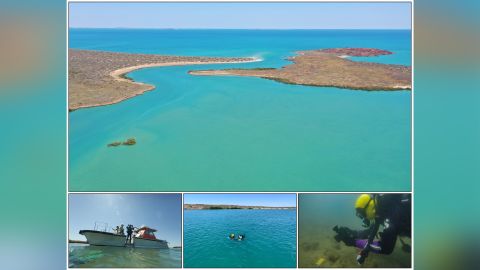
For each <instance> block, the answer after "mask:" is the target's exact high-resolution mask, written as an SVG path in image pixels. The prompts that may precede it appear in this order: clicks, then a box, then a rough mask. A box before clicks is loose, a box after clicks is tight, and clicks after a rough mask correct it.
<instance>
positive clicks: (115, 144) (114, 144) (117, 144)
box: [107, 142, 122, 147]
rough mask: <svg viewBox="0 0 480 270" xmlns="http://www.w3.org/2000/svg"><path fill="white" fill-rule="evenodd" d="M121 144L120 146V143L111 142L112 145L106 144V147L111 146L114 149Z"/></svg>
mask: <svg viewBox="0 0 480 270" xmlns="http://www.w3.org/2000/svg"><path fill="white" fill-rule="evenodd" d="M121 144H122V143H121V142H112V143H109V144H107V146H108V147H112V146H113V147H115V146H119V145H121Z"/></svg>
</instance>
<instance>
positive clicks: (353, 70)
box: [189, 48, 412, 91]
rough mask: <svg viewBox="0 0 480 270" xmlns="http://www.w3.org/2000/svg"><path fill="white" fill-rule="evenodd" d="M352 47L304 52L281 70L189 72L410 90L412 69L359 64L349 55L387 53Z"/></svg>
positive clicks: (323, 84)
mask: <svg viewBox="0 0 480 270" xmlns="http://www.w3.org/2000/svg"><path fill="white" fill-rule="evenodd" d="M368 50H370V51H366V49H363V48H358V49H354V48H351V49H349V50H340V49H327V50H312V51H301V52H298V55H297V56H295V57H292V58H290V59H289V60H291V61H293V64H292V65H288V66H285V67H283V68H280V69H274V68H259V69H223V70H198V71H190V72H189V73H190V74H192V75H218V76H229V75H230V76H252V77H261V78H265V79H272V80H276V81H280V82H284V83H289V84H300V85H311V86H325V87H339V88H348V89H359V90H390V91H393V90H409V89H411V84H412V82H411V79H412V78H411V76H412V69H411V67H408V66H402V65H387V64H378V63H370V62H357V61H352V60H349V59H346V57H348V56H357V55H361V56H376V55H385V54H388V53H387V52H386V51H383V50H377V49H368Z"/></svg>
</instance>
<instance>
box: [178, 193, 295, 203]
mask: <svg viewBox="0 0 480 270" xmlns="http://www.w3.org/2000/svg"><path fill="white" fill-rule="evenodd" d="M183 201H184V203H186V204H235V205H245V206H296V204H297V201H296V196H295V194H271V193H270V194H257V193H256V194H251V193H249V194H218V193H217V194H185V195H184V198H183Z"/></svg>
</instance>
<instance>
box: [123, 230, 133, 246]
mask: <svg viewBox="0 0 480 270" xmlns="http://www.w3.org/2000/svg"><path fill="white" fill-rule="evenodd" d="M132 233H133V226H132V225H128V226H127V239H125V244H131V242H132Z"/></svg>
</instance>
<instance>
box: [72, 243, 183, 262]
mask: <svg viewBox="0 0 480 270" xmlns="http://www.w3.org/2000/svg"><path fill="white" fill-rule="evenodd" d="M68 264H69V267H72V268H180V267H182V251H181V250H180V249H145V248H123V247H108V246H90V245H84V244H69V247H68Z"/></svg>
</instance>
